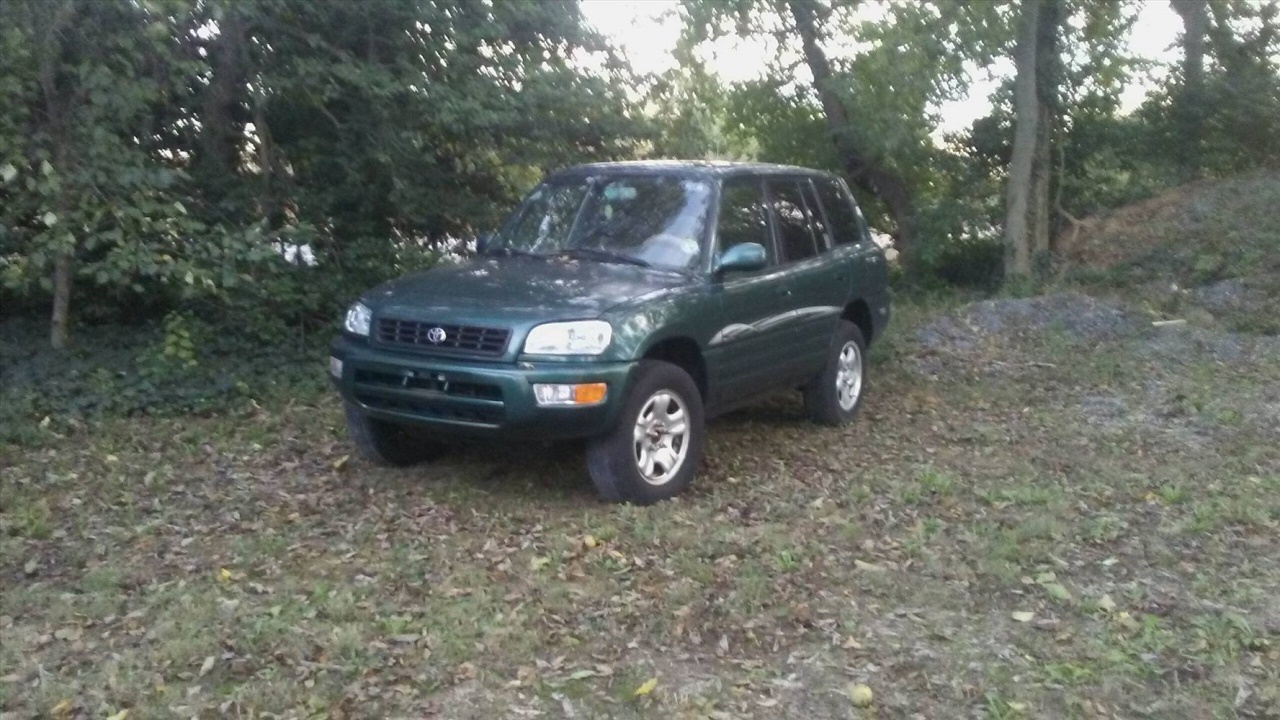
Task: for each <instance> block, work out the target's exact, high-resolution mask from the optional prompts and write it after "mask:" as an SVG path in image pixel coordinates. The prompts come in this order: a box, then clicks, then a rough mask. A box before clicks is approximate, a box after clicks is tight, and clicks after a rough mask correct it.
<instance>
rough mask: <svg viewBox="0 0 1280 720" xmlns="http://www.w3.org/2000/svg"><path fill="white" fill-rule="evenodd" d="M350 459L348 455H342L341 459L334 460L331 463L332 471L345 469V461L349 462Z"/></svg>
mask: <svg viewBox="0 0 1280 720" xmlns="http://www.w3.org/2000/svg"><path fill="white" fill-rule="evenodd" d="M350 459H351V456H350V455H343V456H342V457H340V458H338V459H337V460H334V461H333V469H334V470H341V469H342V468H344V467H346V465H347V461H348V460H350Z"/></svg>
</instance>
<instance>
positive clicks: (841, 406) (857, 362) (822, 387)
mask: <svg viewBox="0 0 1280 720" xmlns="http://www.w3.org/2000/svg"><path fill="white" fill-rule="evenodd" d="M866 357H867V341H866V340H865V339H864V338H863V337H862V331H861V330H859V329H858V326H857V325H854V324H853V323H851V322H849V321H847V320H841V321H840V325H839V326H838V327H837V328H836V333H835V335H834V336H833V337H832V339H831V347H830V348H829V349H828V350H827V364H826V367H824V368H823V369H822V372H821V373H819V374H818V376H817V377H816V378H814V379H813V380H810V381H809V384H808V385H805V386H804V409H805V412H806V413H808V415H809V418H810V419H811V420H813V421H814V422H819V423H822V424H824V425H843V424H845V423H848V422H851V421H852V420H853V418H854V417H855V416H856V415H857V414H858V408H860V407H862V390H863V387H864V385H865V382H866Z"/></svg>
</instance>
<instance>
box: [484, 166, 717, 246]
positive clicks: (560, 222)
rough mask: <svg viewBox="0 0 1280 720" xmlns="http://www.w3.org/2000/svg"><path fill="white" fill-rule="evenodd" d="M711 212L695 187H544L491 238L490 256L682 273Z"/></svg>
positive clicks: (605, 182) (643, 181)
mask: <svg viewBox="0 0 1280 720" xmlns="http://www.w3.org/2000/svg"><path fill="white" fill-rule="evenodd" d="M710 204H711V185H710V184H709V183H707V182H706V181H703V180H695V179H689V178H681V177H671V176H668V177H663V176H652V175H648V176H640V175H627V176H595V177H589V178H567V179H563V180H554V181H551V182H545V183H543V184H542V185H540V186H538V188H537V189H536V190H534V191H533V193H531V194H530V195H529V197H527V198H525V201H524V202H523V203H522V204H521V205H520V207H518V208H516V211H515V212H514V213H512V214H511V217H510V218H508V219H507V222H506V224H505V225H503V227H502V230H501V231H499V233H498V234H497V235H496V236H495V237H494V239H493V242H492V245H491V247H492V248H493V250H494V251H497V252H502V251H504V250H505V251H508V252H515V253H532V254H536V255H557V254H566V255H573V256H581V257H585V258H589V259H593V260H601V261H605V262H608V261H616V262H630V263H634V264H637V265H651V266H654V267H661V268H668V269H673V270H690V269H693V268H694V267H696V266H697V264H698V260H699V259H700V258H701V257H702V238H703V236H704V234H705V232H704V231H705V230H706V225H707V209H708V207H709V206H710Z"/></svg>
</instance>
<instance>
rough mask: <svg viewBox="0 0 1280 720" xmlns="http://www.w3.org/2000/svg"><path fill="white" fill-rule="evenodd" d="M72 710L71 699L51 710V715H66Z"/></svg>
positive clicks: (61, 702)
mask: <svg viewBox="0 0 1280 720" xmlns="http://www.w3.org/2000/svg"><path fill="white" fill-rule="evenodd" d="M70 709H71V699H70V698H68V699H66V700H61V701H59V702H58V704H57V705H54V706H53V707H51V708H49V714H50V715H65V714H66V713H67V711H68V710H70Z"/></svg>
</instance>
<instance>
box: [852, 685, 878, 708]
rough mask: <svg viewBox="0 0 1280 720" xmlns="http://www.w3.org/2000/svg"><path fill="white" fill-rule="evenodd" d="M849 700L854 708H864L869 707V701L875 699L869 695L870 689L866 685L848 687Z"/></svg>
mask: <svg viewBox="0 0 1280 720" xmlns="http://www.w3.org/2000/svg"><path fill="white" fill-rule="evenodd" d="M849 699H850V700H852V701H853V704H854V706H856V707H861V708H864V707H869V706H870V705H871V701H872V700H874V699H875V698H874V696H873V695H872V693H871V688H870V687H868V686H866V685H850V686H849Z"/></svg>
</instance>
